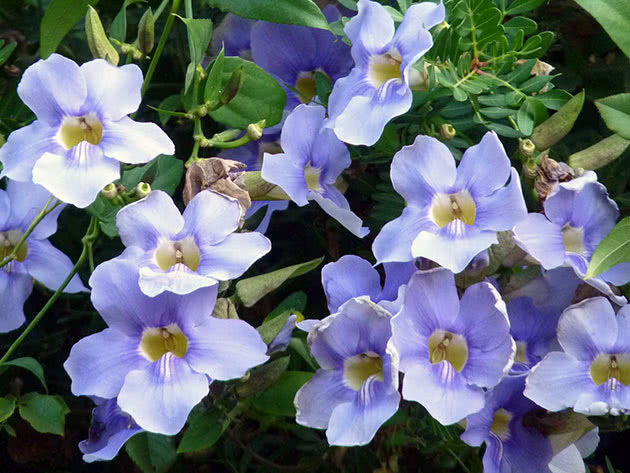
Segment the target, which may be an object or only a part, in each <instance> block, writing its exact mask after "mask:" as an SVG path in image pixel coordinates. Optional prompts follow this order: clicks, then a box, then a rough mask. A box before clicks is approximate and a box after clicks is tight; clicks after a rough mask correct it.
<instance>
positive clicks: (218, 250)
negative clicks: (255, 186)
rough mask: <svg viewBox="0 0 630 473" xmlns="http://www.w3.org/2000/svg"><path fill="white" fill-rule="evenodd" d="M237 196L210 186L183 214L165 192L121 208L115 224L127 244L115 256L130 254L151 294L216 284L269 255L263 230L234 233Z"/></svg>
mask: <svg viewBox="0 0 630 473" xmlns="http://www.w3.org/2000/svg"><path fill="white" fill-rule="evenodd" d="M239 218H240V207H239V204H238V201H236V200H235V199H232V198H229V197H226V196H224V195H222V194H218V193H216V192H213V191H210V190H206V191H203V192H200V193H199V194H197V195H196V196H195V197H194V198H193V199H192V200H191V201H190V202H189V203H188V206H187V207H186V209H185V210H184V214H183V216H182V214H181V213H180V212H179V210H178V209H177V207H176V206H175V204H174V203H173V200H172V199H171V198H170V197H169V196H168V194H166V193H164V192H162V191H153V192H151V193H150V194H149V195H148V196H147V197H145V198H144V199H142V200H140V201H138V202H134V203H133V204H130V205H128V206H126V207H124V208H123V209H121V210H120V211H119V212H118V215H117V216H116V226H117V228H118V233H119V234H120V238H121V240H122V242H123V244H124V245H125V246H126V247H127V249H126V250H125V251H124V252H123V254H122V255H120V256H119V257H118V258H117V259H130V260H132V261H133V262H134V263H135V264H136V272H138V268H139V271H140V288H141V289H142V292H144V293H145V294H147V295H149V296H155V295H157V294H160V293H162V292H163V291H170V292H174V293H176V294H188V293H190V292H193V291H195V290H197V289H199V288H203V287H208V288H213V291H214V293H215V294H216V287H217V285H218V283H219V281H227V280H229V279H234V278H236V277H238V276H240V275H241V274H243V273H244V272H245V271H246V270H247V268H249V267H250V266H251V265H252V264H253V263H254V261H256V260H257V259H259V258H261V257H262V256H263V255H265V254H267V253H268V252H269V250H270V249H271V242H270V241H269V240H268V239H267V238H266V237H265V236H264V235H262V234H260V233H234V231H235V230H236V229H237V228H238V225H239Z"/></svg>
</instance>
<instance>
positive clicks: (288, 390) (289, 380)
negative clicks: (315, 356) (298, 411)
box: [253, 371, 313, 417]
mask: <svg viewBox="0 0 630 473" xmlns="http://www.w3.org/2000/svg"><path fill="white" fill-rule="evenodd" d="M312 377H313V373H311V372H310V371H286V372H285V373H284V374H282V376H280V378H278V380H277V381H276V382H275V383H274V384H273V385H272V386H270V387H269V388H268V389H267V390H266V391H264V392H263V393H261V394H260V396H257V397H256V398H255V399H254V400H253V405H254V407H256V409H257V410H259V411H260V412H263V413H265V414H269V415H274V416H285V417H294V416H295V406H294V405H293V400H294V399H295V393H297V391H298V389H300V388H301V387H302V386H303V385H304V384H305V383H306V382H307V381H308V380H309V379H311V378H312Z"/></svg>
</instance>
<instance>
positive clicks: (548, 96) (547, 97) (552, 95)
mask: <svg viewBox="0 0 630 473" xmlns="http://www.w3.org/2000/svg"><path fill="white" fill-rule="evenodd" d="M571 97H572V95H571V94H570V93H569V92H567V91H566V90H560V89H552V90H550V91H548V92H545V93H544V94H540V95H537V96H536V98H537V99H538V100H540V101H541V102H542V103H543V105H544V106H545V107H547V108H548V109H549V110H559V109H560V108H562V106H563V105H564V104H565V103H567V102H568V101H569V100H571Z"/></svg>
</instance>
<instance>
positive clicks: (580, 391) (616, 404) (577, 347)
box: [525, 297, 630, 415]
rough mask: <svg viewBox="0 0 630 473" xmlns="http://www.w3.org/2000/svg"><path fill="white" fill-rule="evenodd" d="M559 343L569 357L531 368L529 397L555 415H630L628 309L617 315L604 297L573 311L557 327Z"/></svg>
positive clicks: (549, 358) (553, 356)
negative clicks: (564, 411) (569, 412)
mask: <svg viewBox="0 0 630 473" xmlns="http://www.w3.org/2000/svg"><path fill="white" fill-rule="evenodd" d="M558 341H559V342H560V346H561V347H562V349H563V350H564V352H551V353H549V354H547V355H546V356H545V357H544V358H543V360H542V361H541V362H540V363H539V364H537V365H536V366H535V367H534V368H532V370H531V372H530V374H529V375H528V376H527V386H526V388H525V396H527V397H528V398H530V399H531V400H532V401H534V402H535V403H536V404H538V405H539V406H541V407H544V408H545V409H547V410H550V411H560V410H562V409H566V408H573V410H575V411H576V412H581V413H583V414H587V415H602V414H606V413H611V414H614V415H618V414H619V413H621V412H628V411H630V306H629V305H624V306H623V307H622V308H621V309H620V310H619V312H618V313H617V315H615V311H614V310H613V308H612V306H611V304H610V302H609V301H608V300H607V299H606V298H604V297H593V298H590V299H585V300H583V301H582V302H579V303H578V304H575V305H572V306H570V307H568V308H567V309H566V310H565V311H564V312H563V313H562V315H561V316H560V321H559V322H558Z"/></svg>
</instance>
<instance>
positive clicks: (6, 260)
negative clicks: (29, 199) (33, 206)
mask: <svg viewBox="0 0 630 473" xmlns="http://www.w3.org/2000/svg"><path fill="white" fill-rule="evenodd" d="M53 198H54V197H53V196H50V198H49V199H48V201H47V202H46V205H44V208H43V209H41V210H40V211H39V213H38V214H37V215H35V218H33V221H32V222H31V224H30V225H29V226H28V228H27V229H26V231H25V232H24V235H22V237H21V238H20V239H19V240H18V242H17V243H16V245H15V246H14V247H13V250H11V253H9V254H8V255H7V256H6V258H4V259H3V260H2V261H0V268H2V267H3V266H6V265H7V264H9V263H10V262H11V261H13V260H14V259H15V258H16V257H17V255H18V253H19V252H20V248H22V246H23V245H24V243H25V242H26V239H27V238H28V237H29V236H30V235H31V233H33V230H35V227H36V226H37V225H39V222H41V221H42V220H43V219H44V218H45V217H46V216H47V215H48V214H49V213H50V212H52V211H53V210H55V209H56V208H57V207H58V206H59V205H60V204H61V201H59V200H57V201H56V202H55V203H54V204H53V206H52V207H51V208H48V206H49V205H50V204H51V202H52V200H53Z"/></svg>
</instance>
